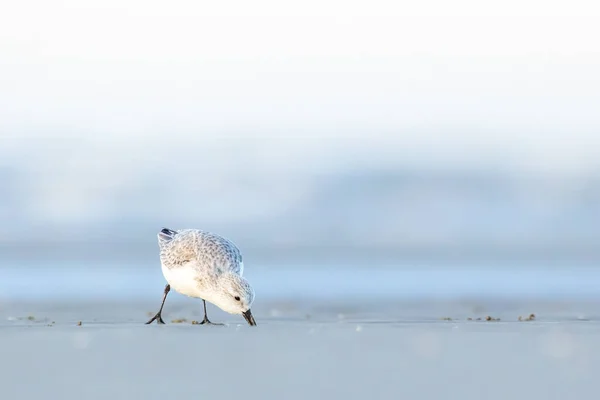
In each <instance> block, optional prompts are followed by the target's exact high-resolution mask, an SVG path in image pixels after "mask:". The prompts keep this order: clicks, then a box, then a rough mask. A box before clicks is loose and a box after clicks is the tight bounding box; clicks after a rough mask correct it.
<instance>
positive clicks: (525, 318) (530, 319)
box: [519, 314, 535, 321]
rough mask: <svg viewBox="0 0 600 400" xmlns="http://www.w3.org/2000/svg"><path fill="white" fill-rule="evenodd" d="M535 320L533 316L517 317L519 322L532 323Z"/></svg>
mask: <svg viewBox="0 0 600 400" xmlns="http://www.w3.org/2000/svg"><path fill="white" fill-rule="evenodd" d="M534 320H535V314H529V316H528V317H522V316H520V315H519V321H534Z"/></svg>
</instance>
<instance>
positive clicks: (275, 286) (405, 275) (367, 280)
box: [0, 262, 600, 302]
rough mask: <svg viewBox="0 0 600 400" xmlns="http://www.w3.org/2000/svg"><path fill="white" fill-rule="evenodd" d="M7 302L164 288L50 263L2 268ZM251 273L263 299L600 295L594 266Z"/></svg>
mask: <svg viewBox="0 0 600 400" xmlns="http://www.w3.org/2000/svg"><path fill="white" fill-rule="evenodd" d="M0 275H1V278H2V279H0V298H3V299H5V300H28V299H29V300H39V299H49V300H52V299H83V300H85V299H95V300H98V299H99V300H110V299H128V300H140V299H144V300H152V299H156V298H158V297H160V294H161V292H162V289H163V287H164V285H165V281H164V278H163V277H162V273H161V271H160V266H159V265H158V263H156V262H155V263H153V264H151V265H146V266H145V267H141V266H132V265H131V264H129V265H125V264H121V265H119V264H94V263H91V264H85V265H84V264H79V265H74V264H71V265H69V264H67V265H65V264H44V265H40V264H37V265H28V266H26V267H25V268H23V266H21V267H19V268H14V267H5V268H2V269H0ZM245 276H246V277H247V278H248V279H249V280H250V282H251V283H252V284H253V286H254V287H255V289H256V291H257V296H258V297H257V299H259V301H260V299H263V300H273V299H289V300H293V301H298V302H301V301H303V300H309V299H310V300H334V301H348V302H353V301H357V300H359V299H371V300H381V299H385V298H392V299H457V298H469V297H473V298H481V299H484V298H511V297H514V298H519V299H523V298H532V299H551V298H556V299H560V298H570V299H582V298H584V299H585V298H597V297H598V296H599V292H598V287H600V270H599V269H598V268H594V267H575V266H569V267H564V266H563V267H552V268H548V267H543V266H525V265H520V266H515V265H513V266H510V267H506V268H502V267H500V268H498V266H496V267H495V268H491V267H490V266H484V265H482V266H478V267H477V266H472V267H462V268H461V267H457V266H448V265H445V266H444V265H437V266H432V265H430V266H420V267H416V266H411V265H397V266H395V267H386V268H382V267H380V266H376V265H373V266H366V265H363V266H362V267H357V266H344V265H337V266H336V265H292V266H287V267H286V268H276V267H273V266H270V267H269V266H261V265H252V266H250V265H249V266H247V267H246V273H245Z"/></svg>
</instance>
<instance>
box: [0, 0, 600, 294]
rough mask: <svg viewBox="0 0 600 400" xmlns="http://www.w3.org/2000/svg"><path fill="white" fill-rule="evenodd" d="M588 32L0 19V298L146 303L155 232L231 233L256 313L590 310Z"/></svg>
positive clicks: (162, 15) (335, 8)
mask: <svg viewBox="0 0 600 400" xmlns="http://www.w3.org/2000/svg"><path fill="white" fill-rule="evenodd" d="M598 17H599V15H598V13H594V11H593V9H590V8H589V7H586V4H585V3H584V2H577V1H575V2H570V3H569V4H568V5H566V3H564V2H558V1H550V2H548V1H546V2H538V1H518V2H517V1H504V2H502V3H498V4H493V5H490V4H487V3H482V2H477V1H458V2H451V3H448V2H443V1H436V0H427V1H420V2H392V1H370V2H368V3H367V2H354V1H350V2H348V1H344V2H342V1H333V0H325V1H324V0H320V1H318V2H317V1H303V2H301V3H297V4H290V3H282V2H276V1H259V2H243V1H237V0H236V1H229V2H204V1H202V2H191V1H172V2H168V3H166V2H158V1H139V0H125V1H123V0H120V1H113V0H104V1H96V0H90V1H87V2H80V1H75V0H65V1H42V0H32V1H28V2H13V3H10V4H5V5H2V12H0V194H1V195H0V221H1V222H2V223H1V224H0V276H1V277H2V278H1V279H0V297H2V298H5V299H17V298H25V299H27V298H33V297H36V296H37V297H39V296H71V295H79V296H87V297H94V296H96V297H107V298H108V297H110V298H113V297H115V296H124V297H132V296H135V297H144V298H146V297H147V298H149V299H150V298H151V299H154V298H156V297H160V294H161V291H162V288H163V285H164V279H163V278H162V274H161V272H160V265H159V260H158V248H157V243H156V234H157V232H158V231H159V230H160V228H162V227H163V226H164V227H168V228H173V229H178V228H200V229H204V230H210V231H214V232H217V233H219V234H222V235H224V236H226V237H228V238H230V239H232V240H233V241H234V242H236V243H237V244H238V246H239V247H240V248H241V249H242V251H243V253H244V255H245V265H246V275H247V276H248V279H250V280H251V282H253V283H254V285H255V287H256V290H257V293H258V294H259V296H264V297H263V298H267V297H269V296H273V297H277V296H279V297H282V296H283V297H286V296H287V297H293V296H304V297H305V298H309V297H315V298H316V297H319V296H322V297H327V296H329V297H334V296H340V295H344V294H347V295H351V296H352V297H360V296H368V297H373V296H464V295H498V296H507V297H510V296H517V295H518V296H530V295H531V296H594V295H596V290H597V288H598V284H600V275H599V274H598V271H599V270H598V265H599V263H600V249H599V247H598V237H599V236H600V157H599V156H600V136H599V135H600V131H599V130H600V113H599V112H598V110H600V75H599V74H598V71H599V70H600V51H599V48H598V41H597V38H598V37H600V24H598ZM259 298H260V297H257V299H259ZM156 301H158V299H156Z"/></svg>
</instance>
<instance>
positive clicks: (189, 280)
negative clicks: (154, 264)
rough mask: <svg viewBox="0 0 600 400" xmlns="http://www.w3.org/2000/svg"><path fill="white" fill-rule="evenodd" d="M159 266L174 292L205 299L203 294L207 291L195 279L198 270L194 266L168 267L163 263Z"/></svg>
mask: <svg viewBox="0 0 600 400" xmlns="http://www.w3.org/2000/svg"><path fill="white" fill-rule="evenodd" d="M161 267H162V273H163V275H164V277H165V279H166V280H167V282H168V283H169V285H171V288H172V289H174V290H175V291H176V292H179V293H181V294H183V295H185V296H190V297H199V298H202V299H206V297H204V296H206V295H207V294H208V293H207V291H206V290H202V289H203V288H201V287H200V285H199V282H198V280H197V278H198V271H196V269H195V268H193V267H192V266H181V267H175V268H170V269H169V268H167V267H165V265H164V264H161Z"/></svg>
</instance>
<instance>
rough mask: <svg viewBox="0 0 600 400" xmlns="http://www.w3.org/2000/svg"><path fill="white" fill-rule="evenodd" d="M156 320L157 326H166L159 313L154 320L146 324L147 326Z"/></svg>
mask: <svg viewBox="0 0 600 400" xmlns="http://www.w3.org/2000/svg"><path fill="white" fill-rule="evenodd" d="M154 320H156V323H157V324H163V325H164V324H165V321H163V319H162V316H161V315H160V313H157V314H156V315H155V316H154V317H152V319H151V320H150V321H148V322H146V325H149V324H151V323H153V322H154Z"/></svg>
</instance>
